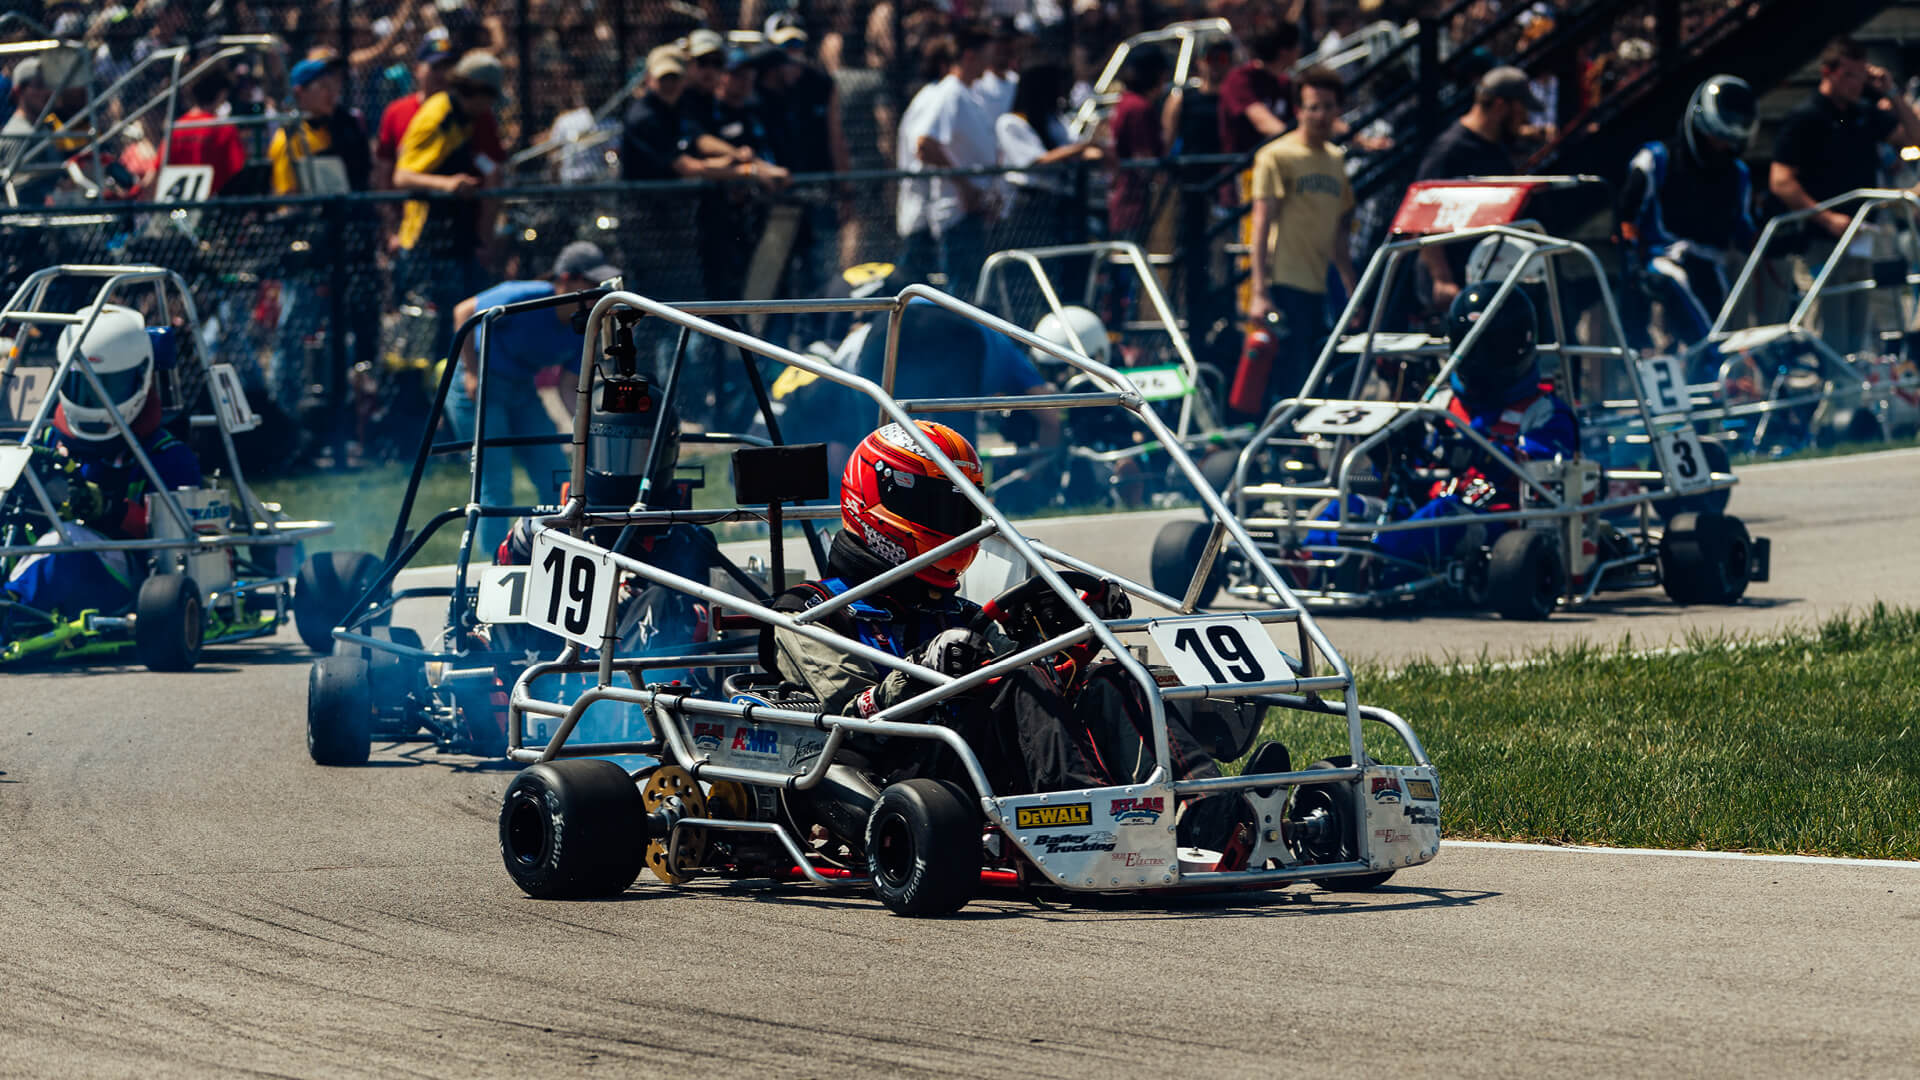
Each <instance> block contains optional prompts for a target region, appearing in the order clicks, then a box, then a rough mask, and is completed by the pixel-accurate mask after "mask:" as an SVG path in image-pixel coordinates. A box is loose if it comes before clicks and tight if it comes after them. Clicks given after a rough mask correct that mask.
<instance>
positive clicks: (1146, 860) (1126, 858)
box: [1107, 851, 1167, 866]
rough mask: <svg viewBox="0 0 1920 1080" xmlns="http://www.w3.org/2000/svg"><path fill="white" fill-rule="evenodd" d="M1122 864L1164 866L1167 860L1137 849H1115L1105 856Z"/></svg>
mask: <svg viewBox="0 0 1920 1080" xmlns="http://www.w3.org/2000/svg"><path fill="white" fill-rule="evenodd" d="M1107 858H1109V859H1112V860H1113V861H1114V862H1117V863H1119V864H1121V865H1122V866H1165V865H1167V860H1165V859H1163V858H1160V857H1158V856H1155V855H1145V854H1142V853H1141V852H1138V851H1116V852H1114V853H1113V854H1111V855H1109V856H1107Z"/></svg>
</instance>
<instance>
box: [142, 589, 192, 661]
mask: <svg viewBox="0 0 1920 1080" xmlns="http://www.w3.org/2000/svg"><path fill="white" fill-rule="evenodd" d="M206 629H207V611H206V603H205V601H204V600H203V599H202V598H201V596H200V586H198V585H196V584H194V581H193V579H192V578H190V577H188V576H187V575H185V574H155V575H153V576H152V577H149V578H148V579H147V580H145V581H143V582H141V583H140V596H139V599H138V600H136V601H135V603H134V608H133V652H134V655H135V656H137V657H139V659H140V662H141V663H142V664H144V665H146V668H147V670H148V671H192V670H193V667H194V665H195V664H198V663H199V662H200V642H201V639H202V638H203V637H204V636H205V633H206Z"/></svg>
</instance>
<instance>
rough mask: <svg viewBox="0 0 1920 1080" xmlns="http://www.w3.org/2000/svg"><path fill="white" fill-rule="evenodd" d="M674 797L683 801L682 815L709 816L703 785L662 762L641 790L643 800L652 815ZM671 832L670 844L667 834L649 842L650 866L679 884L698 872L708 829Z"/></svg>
mask: <svg viewBox="0 0 1920 1080" xmlns="http://www.w3.org/2000/svg"><path fill="white" fill-rule="evenodd" d="M674 799H678V800H679V801H680V811H681V814H680V816H681V817H706V816H707V797H706V796H705V795H703V794H701V793H700V785H699V784H698V783H697V782H695V780H694V779H693V777H692V776H690V775H688V773H687V770H685V769H683V768H681V767H680V766H678V765H662V766H660V767H659V768H657V769H655V770H653V773H652V774H651V775H650V776H648V777H647V783H646V786H645V787H642V788H641V789H640V800H641V802H643V803H644V804H645V805H646V808H647V813H649V814H651V813H653V812H654V811H656V810H659V809H661V808H662V807H665V806H667V805H668V804H669V802H670V801H671V800H674ZM668 835H669V836H672V837H674V840H673V843H672V844H671V846H669V844H668V838H667V836H661V837H657V838H655V839H653V840H650V841H648V842H647V869H649V870H652V871H653V875H654V876H655V877H657V878H659V879H660V880H661V881H664V882H666V883H667V884H669V885H679V884H681V883H683V882H685V881H688V880H691V879H692V878H693V876H694V875H695V874H696V873H698V872H699V866H700V861H701V860H702V859H703V858H705V857H706V854H707V830H705V829H689V828H678V829H674V830H672V831H671V832H670V833H669V834H668Z"/></svg>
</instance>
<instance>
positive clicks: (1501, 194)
mask: <svg viewBox="0 0 1920 1080" xmlns="http://www.w3.org/2000/svg"><path fill="white" fill-rule="evenodd" d="M1547 186H1549V185H1547V184H1545V183H1543V182H1541V181H1537V180H1421V181H1419V182H1417V183H1415V184H1414V185H1413V186H1412V187H1409V188H1408V189H1407V197H1406V198H1404V199H1402V200H1400V209H1399V211H1397V212H1396V213H1395V214H1394V215H1393V234H1394V235H1395V236H1430V235H1432V234H1434V233H1444V232H1453V231H1454V230H1455V229H1472V228H1477V227H1479V226H1482V225H1511V224H1513V223H1514V222H1515V221H1518V220H1520V208H1521V207H1523V206H1525V205H1526V202H1527V200H1528V199H1529V198H1531V197H1532V195H1533V193H1534V192H1535V191H1536V190H1538V189H1540V188H1544V187H1547Z"/></svg>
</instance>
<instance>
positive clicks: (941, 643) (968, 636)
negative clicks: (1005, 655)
mask: <svg viewBox="0 0 1920 1080" xmlns="http://www.w3.org/2000/svg"><path fill="white" fill-rule="evenodd" d="M991 648H992V646H991V645H990V644H989V643H988V642H987V639H986V636H985V635H983V634H981V633H980V632H979V631H976V630H968V629H967V628H965V627H955V628H953V629H951V630H942V631H940V632H939V633H937V634H935V635H933V639H932V640H930V641H928V642H927V643H926V645H925V646H924V647H922V648H921V650H920V654H919V655H918V656H917V657H915V662H917V663H919V664H920V665H922V666H923V667H930V668H932V669H933V670H935V671H938V672H939V673H941V674H942V675H951V676H953V677H954V678H959V677H960V676H962V675H965V674H967V673H968V672H970V671H973V670H974V669H975V668H978V667H979V666H980V665H981V664H982V663H984V662H985V661H986V659H987V653H988V651H989V650H990V649H991Z"/></svg>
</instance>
